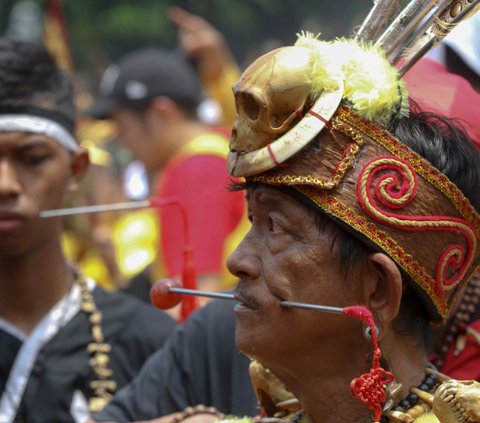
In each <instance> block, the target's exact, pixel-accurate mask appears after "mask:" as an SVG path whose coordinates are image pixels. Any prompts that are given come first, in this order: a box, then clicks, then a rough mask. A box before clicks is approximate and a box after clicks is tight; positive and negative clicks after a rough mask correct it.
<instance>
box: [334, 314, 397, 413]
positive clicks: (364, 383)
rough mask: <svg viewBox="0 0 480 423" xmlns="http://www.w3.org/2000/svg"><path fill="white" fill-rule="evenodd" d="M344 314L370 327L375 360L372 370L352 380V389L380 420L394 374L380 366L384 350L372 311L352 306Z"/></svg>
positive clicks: (355, 395)
mask: <svg viewBox="0 0 480 423" xmlns="http://www.w3.org/2000/svg"><path fill="white" fill-rule="evenodd" d="M343 314H344V315H345V316H347V317H351V318H353V319H359V320H361V321H363V322H364V323H365V324H367V325H368V326H369V327H370V333H371V337H372V346H373V360H372V368H371V369H370V372H368V373H364V374H363V375H361V376H360V377H357V378H355V379H353V380H352V381H351V382H350V389H351V390H352V394H353V396H354V397H355V398H358V399H359V400H360V401H362V402H363V403H364V404H366V405H367V407H368V408H369V409H370V410H373V411H374V415H375V421H376V422H378V421H380V418H381V416H382V404H383V403H384V402H385V401H386V400H387V395H386V393H385V385H387V384H389V383H391V382H392V381H393V378H394V376H393V374H392V373H390V372H387V371H386V370H385V369H383V368H382V367H380V358H381V356H382V352H381V350H380V347H379V346H378V338H377V331H376V327H375V320H374V319H373V314H372V312H371V311H370V310H369V309H368V308H367V307H365V306H359V305H357V306H351V307H345V308H344V309H343Z"/></svg>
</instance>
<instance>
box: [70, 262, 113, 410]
mask: <svg viewBox="0 0 480 423" xmlns="http://www.w3.org/2000/svg"><path fill="white" fill-rule="evenodd" d="M73 269H74V273H75V275H76V281H77V283H78V285H79V286H80V293H81V299H82V302H81V304H80V310H82V311H83V312H84V313H85V314H86V315H87V317H88V320H89V322H90V331H91V335H92V342H90V343H89V344H88V345H87V352H88V353H89V354H90V360H89V364H90V367H91V369H92V370H93V374H94V379H93V380H92V381H91V382H90V388H91V389H92V390H93V393H94V395H93V397H91V398H90V399H89V400H88V409H89V411H90V412H91V413H96V412H99V411H101V410H102V409H103V407H105V406H106V405H107V404H108V403H109V402H110V400H111V399H112V398H113V394H114V393H115V391H116V389H117V383H116V382H115V381H114V380H112V379H111V376H112V374H113V371H112V370H111V369H110V368H109V362H110V356H109V353H110V351H111V349H112V347H111V346H110V344H108V343H107V342H105V338H104V336H103V330H102V320H103V315H102V312H101V311H100V310H99V309H98V308H97V305H96V304H95V301H94V299H93V295H92V293H91V292H90V290H89V289H88V286H87V281H86V280H85V277H84V276H83V275H82V273H81V272H80V271H79V270H78V269H77V268H75V267H73Z"/></svg>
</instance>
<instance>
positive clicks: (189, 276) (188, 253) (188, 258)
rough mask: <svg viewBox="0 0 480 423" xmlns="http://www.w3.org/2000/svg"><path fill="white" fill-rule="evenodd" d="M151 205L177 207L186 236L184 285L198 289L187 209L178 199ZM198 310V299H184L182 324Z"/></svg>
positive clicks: (156, 200)
mask: <svg viewBox="0 0 480 423" xmlns="http://www.w3.org/2000/svg"><path fill="white" fill-rule="evenodd" d="M150 205H151V207H156V208H160V207H165V206H175V207H177V208H178V210H179V211H180V213H181V215H182V220H183V234H184V247H183V272H182V285H183V287H184V288H187V289H197V280H196V270H195V261H194V259H193V250H194V248H193V245H192V244H191V243H190V231H189V228H188V217H187V212H186V210H185V207H184V206H183V204H182V202H181V201H180V199H178V198H177V197H165V198H152V199H150ZM197 308H198V302H197V297H195V296H193V295H188V296H186V297H184V298H183V300H182V308H181V310H180V319H179V320H180V322H184V321H185V320H187V318H188V316H189V315H190V314H191V313H192V312H193V311H195V310H196V309H197Z"/></svg>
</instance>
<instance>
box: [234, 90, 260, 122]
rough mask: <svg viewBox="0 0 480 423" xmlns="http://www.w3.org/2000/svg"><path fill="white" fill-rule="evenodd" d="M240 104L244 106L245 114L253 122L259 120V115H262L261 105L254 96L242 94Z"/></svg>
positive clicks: (239, 98)
mask: <svg viewBox="0 0 480 423" xmlns="http://www.w3.org/2000/svg"><path fill="white" fill-rule="evenodd" d="M238 100H239V101H240V104H242V106H243V110H244V112H245V114H246V115H247V116H248V118H249V119H251V120H257V118H258V115H259V114H260V105H259V104H258V102H257V100H255V98H254V96H253V95H252V94H249V93H241V94H240V96H239V97H238Z"/></svg>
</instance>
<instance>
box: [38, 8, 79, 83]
mask: <svg viewBox="0 0 480 423" xmlns="http://www.w3.org/2000/svg"><path fill="white" fill-rule="evenodd" d="M43 42H44V44H45V46H46V47H47V49H48V50H49V51H50V54H52V56H53V57H55V59H56V61H57V64H58V66H59V67H60V68H61V69H62V70H64V71H65V72H67V73H69V74H73V60H72V54H71V52H70V44H69V42H68V31H67V25H66V20H65V15H64V13H63V5H62V1H61V0H48V2H47V7H46V10H45V17H44V25H43Z"/></svg>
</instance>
